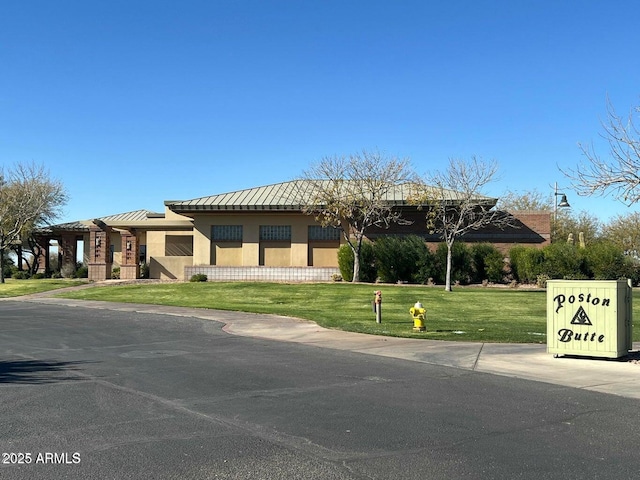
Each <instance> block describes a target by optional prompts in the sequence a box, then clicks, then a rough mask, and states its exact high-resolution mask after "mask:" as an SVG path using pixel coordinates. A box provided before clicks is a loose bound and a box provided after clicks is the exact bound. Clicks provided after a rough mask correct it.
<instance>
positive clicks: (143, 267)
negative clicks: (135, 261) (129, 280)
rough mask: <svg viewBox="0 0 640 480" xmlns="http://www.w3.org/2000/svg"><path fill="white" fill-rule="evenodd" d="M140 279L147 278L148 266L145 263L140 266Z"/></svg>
mask: <svg viewBox="0 0 640 480" xmlns="http://www.w3.org/2000/svg"><path fill="white" fill-rule="evenodd" d="M140 278H149V264H148V263H146V262H145V263H142V264H140Z"/></svg>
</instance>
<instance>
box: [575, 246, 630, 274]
mask: <svg viewBox="0 0 640 480" xmlns="http://www.w3.org/2000/svg"><path fill="white" fill-rule="evenodd" d="M584 256H585V263H586V267H587V271H588V273H589V275H590V276H591V278H594V279H595V280H617V279H618V278H620V277H631V271H630V269H629V268H628V267H629V266H630V264H629V263H628V262H627V261H626V257H625V256H624V252H623V251H622V249H621V248H619V247H617V246H616V245H614V244H613V243H611V242H608V241H600V242H595V243H589V244H588V245H587V246H586V248H585V249H584Z"/></svg>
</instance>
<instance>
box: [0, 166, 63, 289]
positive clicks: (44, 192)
mask: <svg viewBox="0 0 640 480" xmlns="http://www.w3.org/2000/svg"><path fill="white" fill-rule="evenodd" d="M66 202H67V193H66V191H65V188H64V186H63V184H62V183H61V182H60V181H58V180H54V179H51V178H50V177H49V173H48V172H47V171H46V170H45V169H44V167H43V166H38V165H35V164H29V165H23V164H18V165H16V166H15V167H13V168H12V169H10V170H8V171H7V172H4V171H2V170H0V259H2V258H3V257H4V252H5V251H6V250H7V248H10V247H11V246H13V245H15V244H18V243H22V241H23V240H24V239H26V238H28V237H29V235H30V234H31V232H32V231H33V230H34V229H35V228H37V227H39V226H43V225H45V224H47V223H48V222H50V221H52V220H53V219H55V218H56V217H57V216H58V215H59V213H60V209H61V207H62V206H63V205H64V204H65V203H66ZM0 283H4V274H3V272H2V265H0Z"/></svg>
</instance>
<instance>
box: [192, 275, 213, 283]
mask: <svg viewBox="0 0 640 480" xmlns="http://www.w3.org/2000/svg"><path fill="white" fill-rule="evenodd" d="M208 279H209V278H208V277H207V276H206V275H205V274H204V273H196V274H195V275H192V276H191V278H190V279H189V281H190V282H206V281H207V280H208Z"/></svg>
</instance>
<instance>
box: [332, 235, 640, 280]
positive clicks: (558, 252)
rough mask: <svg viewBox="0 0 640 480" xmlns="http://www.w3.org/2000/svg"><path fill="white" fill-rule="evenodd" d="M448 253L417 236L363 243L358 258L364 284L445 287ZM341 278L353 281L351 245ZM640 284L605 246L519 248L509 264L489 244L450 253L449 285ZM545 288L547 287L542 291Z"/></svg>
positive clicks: (639, 272)
mask: <svg viewBox="0 0 640 480" xmlns="http://www.w3.org/2000/svg"><path fill="white" fill-rule="evenodd" d="M446 259H447V247H446V245H445V244H444V243H441V244H439V245H438V246H437V248H436V250H435V251H431V250H430V249H429V248H428V247H427V245H426V244H425V242H424V240H423V239H422V238H420V237H418V236H408V237H382V238H380V239H378V240H376V241H375V242H364V243H363V244H362V251H361V254H360V280H361V281H362V282H376V281H380V282H384V283H398V282H407V283H418V284H426V283H429V282H435V283H439V284H442V283H444V281H445V275H446ZM338 265H339V267H340V273H341V274H342V278H343V279H344V280H346V281H351V280H352V278H353V253H352V251H351V248H349V246H348V245H343V246H341V247H340V250H339V251H338ZM619 278H630V279H631V280H632V281H633V283H634V285H635V284H638V282H639V281H640V266H639V264H638V262H637V261H636V260H634V259H632V258H631V257H629V256H626V255H625V254H624V252H623V251H622V250H621V249H619V248H618V247H616V246H615V245H613V244H612V243H610V242H607V241H601V242H596V243H593V244H589V245H587V246H586V247H584V248H581V247H578V246H576V245H572V244H569V243H553V244H550V245H547V246H545V247H544V248H542V249H540V248H536V247H525V246H515V247H513V248H512V249H511V250H510V251H509V258H507V259H505V258H504V255H503V254H502V253H500V251H499V250H498V249H497V248H496V247H494V246H493V245H491V244H488V243H474V244H466V243H464V242H456V243H454V246H453V251H452V272H451V281H452V282H454V283H460V284H469V283H482V282H485V281H487V282H491V283H510V282H513V281H517V282H520V283H539V282H540V281H541V280H542V281H543V283H544V279H575V280H580V279H585V280H586V279H595V280H616V279H619ZM541 286H544V285H541Z"/></svg>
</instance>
